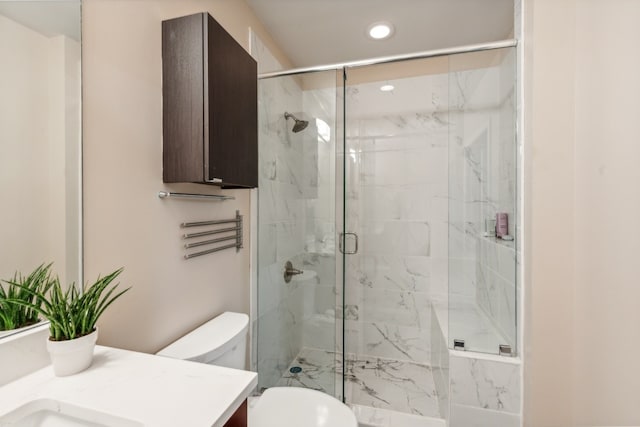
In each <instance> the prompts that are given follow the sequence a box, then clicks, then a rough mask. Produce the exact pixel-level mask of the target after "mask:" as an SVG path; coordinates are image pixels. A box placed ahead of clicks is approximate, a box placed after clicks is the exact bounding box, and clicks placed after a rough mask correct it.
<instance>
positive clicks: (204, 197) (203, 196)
mask: <svg viewBox="0 0 640 427" xmlns="http://www.w3.org/2000/svg"><path fill="white" fill-rule="evenodd" d="M158 197H160V198H161V199H169V198H176V197H177V198H182V199H200V200H212V201H218V202H221V201H223V200H235V197H233V196H220V195H218V194H194V193H170V192H168V191H159V192H158Z"/></svg>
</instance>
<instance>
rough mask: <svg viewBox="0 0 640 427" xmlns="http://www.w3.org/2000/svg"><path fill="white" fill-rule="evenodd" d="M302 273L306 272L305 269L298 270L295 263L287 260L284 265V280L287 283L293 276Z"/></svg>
mask: <svg viewBox="0 0 640 427" xmlns="http://www.w3.org/2000/svg"><path fill="white" fill-rule="evenodd" d="M302 273H304V271H302V270H298V269H297V268H293V264H291V261H287V262H286V263H285V265H284V281H285V283H289V282H290V281H291V278H292V277H293V276H296V275H298V274H302Z"/></svg>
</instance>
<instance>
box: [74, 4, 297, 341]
mask: <svg viewBox="0 0 640 427" xmlns="http://www.w3.org/2000/svg"><path fill="white" fill-rule="evenodd" d="M203 11H208V12H209V13H211V15H212V16H213V17H214V18H215V19H217V20H218V21H219V22H220V24H221V25H222V26H223V27H225V28H226V29H227V31H229V32H230V33H231V35H232V36H233V37H234V38H235V39H236V40H238V42H239V43H240V44H241V45H243V47H245V49H248V45H249V40H248V38H249V26H251V27H252V28H253V29H254V30H255V31H256V32H258V33H259V34H260V37H261V38H262V39H263V40H265V43H270V46H269V47H270V49H271V50H272V51H274V52H279V50H278V49H277V47H276V46H274V45H273V42H272V41H271V39H270V37H269V35H268V34H266V32H265V31H264V28H263V27H262V25H261V24H260V22H258V20H257V18H256V17H255V16H254V15H253V12H252V11H251V10H250V9H249V8H248V6H247V5H246V4H245V3H244V2H243V1H225V0H208V1H204V0H192V1H153V0H140V1H135V2H132V1H125V0H115V1H114V0H86V1H85V2H84V3H83V10H82V12H83V83H84V93H83V96H84V110H83V114H84V117H83V122H84V214H85V217H84V219H85V240H84V242H85V279H86V280H95V279H96V277H97V276H98V274H100V273H102V274H106V273H108V272H110V271H113V270H114V269H116V268H118V267H121V266H124V267H125V272H124V273H123V275H122V276H121V282H122V283H123V285H126V286H133V288H132V290H131V291H130V292H129V293H128V294H126V295H125V296H124V297H123V298H122V299H121V300H120V301H118V302H117V303H116V304H114V305H113V306H112V307H111V308H110V310H109V311H107V312H106V314H105V316H104V318H103V319H102V321H101V322H100V324H99V327H100V341H99V342H100V343H101V344H105V345H111V346H115V347H121V348H127V349H131V350H139V351H147V352H154V351H157V350H158V349H160V348H161V347H163V346H165V345H167V344H169V343H170V342H172V341H173V340H175V339H177V338H178V337H180V336H182V335H183V334H184V333H186V332H188V331H190V330H192V329H194V328H195V327H197V326H199V325H200V324H202V323H204V322H205V321H206V320H208V319H210V318H212V317H214V316H216V315H218V314H220V313H221V312H223V311H226V310H233V311H240V312H245V313H248V312H249V254H250V250H251V248H250V245H249V242H250V231H249V229H248V224H249V223H250V222H249V221H248V220H247V221H246V224H247V228H245V234H244V243H245V247H244V249H242V250H241V251H240V252H238V253H236V252H235V251H233V250H226V251H222V252H218V253H215V254H210V255H207V256H203V257H199V258H195V259H192V260H188V261H187V260H184V259H183V257H182V256H183V249H182V242H181V239H180V229H179V224H180V222H183V221H191V220H206V219H220V218H227V217H229V218H230V217H233V216H234V215H235V211H236V209H239V210H240V212H241V214H243V215H245V216H247V219H248V215H249V213H250V196H249V195H250V191H249V190H233V191H227V192H226V193H227V194H230V195H234V196H235V197H236V200H235V201H226V202H222V203H212V202H201V201H184V200H166V201H163V200H160V199H158V197H157V193H158V191H160V190H164V189H169V190H171V191H187V192H209V193H220V190H218V189H216V188H212V187H207V186H204V185H197V184H181V185H164V184H163V183H162V87H161V21H162V20H164V19H169V18H174V17H178V16H183V15H188V14H192V13H198V12H203ZM280 56H282V55H281V54H280ZM282 61H283V62H285V63H286V59H282ZM287 65H288V64H287Z"/></svg>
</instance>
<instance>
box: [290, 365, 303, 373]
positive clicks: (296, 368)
mask: <svg viewBox="0 0 640 427" xmlns="http://www.w3.org/2000/svg"><path fill="white" fill-rule="evenodd" d="M289 372H291V373H292V374H299V373H300V372H302V368H301V367H300V366H292V367H291V368H290V369H289Z"/></svg>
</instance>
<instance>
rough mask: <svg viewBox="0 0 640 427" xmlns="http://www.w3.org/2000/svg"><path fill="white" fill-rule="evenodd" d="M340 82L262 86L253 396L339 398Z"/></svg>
mask: <svg viewBox="0 0 640 427" xmlns="http://www.w3.org/2000/svg"><path fill="white" fill-rule="evenodd" d="M341 78H342V73H341V72H340V73H338V72H336V71H326V72H318V73H309V74H304V75H292V76H283V77H274V78H268V79H262V80H260V81H259V86H258V91H259V96H258V105H259V111H258V121H259V188H258V260H257V262H258V278H257V319H258V321H257V328H258V330H257V334H256V335H257V338H256V340H257V354H256V356H255V358H256V363H257V370H258V373H259V377H258V378H259V386H258V387H259V390H263V389H265V388H268V387H274V386H295V387H306V388H311V389H316V390H321V391H324V392H326V393H328V394H331V395H338V394H339V393H337V391H340V390H341V387H342V378H341V377H340V376H339V375H340V374H339V372H338V368H337V362H336V360H337V358H338V356H337V355H338V353H337V352H336V345H337V342H338V339H337V338H336V334H337V331H338V332H339V331H341V328H342V324H341V322H339V325H338V324H337V321H336V316H337V311H338V310H336V307H341V302H340V303H338V301H337V299H336V298H337V294H338V292H337V289H336V283H338V282H337V278H338V271H337V268H336V266H337V260H336V253H337V249H336V239H335V236H336V227H335V222H336V204H335V201H336V144H337V141H338V139H340V138H339V134H337V133H336V132H337V130H336V123H337V120H336V117H337V107H336V96H337V95H336V90H337V84H338V82H339V81H341ZM287 273H289V274H287ZM340 283H341V282H340ZM340 359H341V356H340ZM336 387H338V390H337V389H336Z"/></svg>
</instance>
